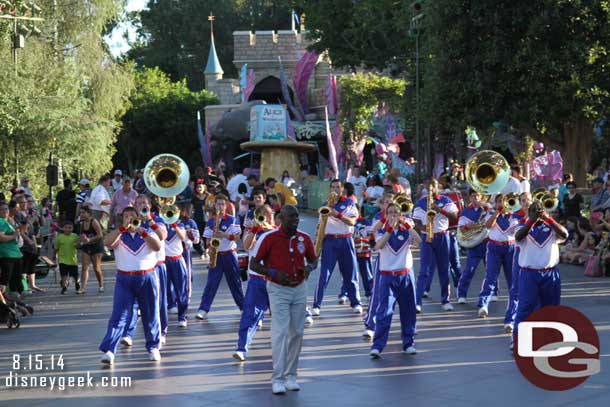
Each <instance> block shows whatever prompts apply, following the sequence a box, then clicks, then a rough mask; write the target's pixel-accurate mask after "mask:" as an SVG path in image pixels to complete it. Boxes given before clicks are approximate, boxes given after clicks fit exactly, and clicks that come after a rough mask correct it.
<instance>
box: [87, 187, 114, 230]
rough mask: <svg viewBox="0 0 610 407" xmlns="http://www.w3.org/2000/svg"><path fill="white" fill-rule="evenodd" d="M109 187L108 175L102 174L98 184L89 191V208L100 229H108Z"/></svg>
mask: <svg viewBox="0 0 610 407" xmlns="http://www.w3.org/2000/svg"><path fill="white" fill-rule="evenodd" d="M109 187H110V177H109V176H108V175H102V176H101V177H100V181H99V183H98V185H97V186H96V187H95V188H93V191H91V196H90V197H89V202H91V210H92V214H93V217H94V218H95V219H97V221H98V222H99V223H100V226H101V227H102V231H104V232H105V231H106V230H108V221H109V220H110V205H111V204H112V199H111V197H110V194H109V193H108V188H109Z"/></svg>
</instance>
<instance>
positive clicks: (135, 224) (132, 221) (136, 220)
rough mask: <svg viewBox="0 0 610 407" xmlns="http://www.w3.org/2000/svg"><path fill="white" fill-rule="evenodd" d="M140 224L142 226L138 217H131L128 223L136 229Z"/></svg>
mask: <svg viewBox="0 0 610 407" xmlns="http://www.w3.org/2000/svg"><path fill="white" fill-rule="evenodd" d="M140 226H142V219H140V218H133V219H132V220H131V222H130V223H129V227H131V228H132V229H137V228H139V227H140Z"/></svg>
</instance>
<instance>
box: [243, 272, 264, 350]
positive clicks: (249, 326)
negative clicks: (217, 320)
mask: <svg viewBox="0 0 610 407" xmlns="http://www.w3.org/2000/svg"><path fill="white" fill-rule="evenodd" d="M268 309H269V294H267V282H266V281H265V280H263V279H261V278H258V277H253V276H250V278H248V288H247V289H246V297H245V298H244V312H242V313H241V320H240V321H239V333H238V338H237V350H238V351H241V352H244V353H247V352H248V349H249V348H250V344H251V343H252V338H254V334H255V333H256V330H257V329H258V321H261V320H262V319H263V317H264V316H265V312H266V311H267V310H268Z"/></svg>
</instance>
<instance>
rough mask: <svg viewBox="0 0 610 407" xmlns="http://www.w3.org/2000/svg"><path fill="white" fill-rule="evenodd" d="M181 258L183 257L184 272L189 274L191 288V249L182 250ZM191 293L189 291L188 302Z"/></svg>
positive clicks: (191, 291)
mask: <svg viewBox="0 0 610 407" xmlns="http://www.w3.org/2000/svg"><path fill="white" fill-rule="evenodd" d="M182 257H184V263H185V264H186V271H188V273H189V278H190V281H189V284H190V286H191V287H192V286H193V253H191V249H189V248H186V247H185V248H184V251H183V252H182ZM192 293H193V290H189V300H190V298H191V294H192Z"/></svg>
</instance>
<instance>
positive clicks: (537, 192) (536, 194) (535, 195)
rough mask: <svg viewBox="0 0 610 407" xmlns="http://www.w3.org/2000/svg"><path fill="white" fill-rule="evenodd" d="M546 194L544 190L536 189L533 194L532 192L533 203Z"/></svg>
mask: <svg viewBox="0 0 610 407" xmlns="http://www.w3.org/2000/svg"><path fill="white" fill-rule="evenodd" d="M545 194H546V189H545V188H536V189H535V190H534V192H532V199H533V200H534V201H540V200H542V197H543V196H544V195H545Z"/></svg>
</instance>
